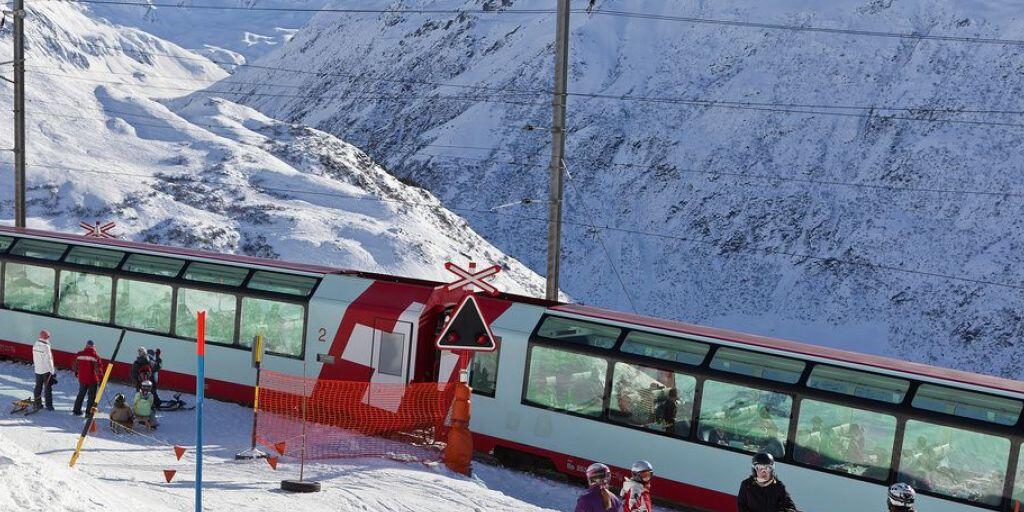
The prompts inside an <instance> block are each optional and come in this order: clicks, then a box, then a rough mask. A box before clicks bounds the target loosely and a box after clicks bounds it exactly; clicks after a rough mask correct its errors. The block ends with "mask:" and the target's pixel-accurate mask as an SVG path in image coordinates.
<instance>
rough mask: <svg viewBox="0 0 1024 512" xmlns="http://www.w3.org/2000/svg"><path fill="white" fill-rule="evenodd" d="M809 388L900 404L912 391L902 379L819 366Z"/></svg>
mask: <svg viewBox="0 0 1024 512" xmlns="http://www.w3.org/2000/svg"><path fill="white" fill-rule="evenodd" d="M807 387H810V388H814V389H823V390H825V391H832V392H833V393H842V394H844V395H850V396H856V397H860V398H869V399H871V400H878V401H881V402H888V403H890V404H900V403H903V397H905V396H906V395H907V390H908V389H910V383H909V382H907V381H905V380H902V379H894V378H892V377H883V376H881V375H874V374H871V373H865V372H858V371H854V370H847V369H845V368H836V367H834V366H825V365H820V364H819V365H817V366H815V367H814V369H813V370H811V376H810V378H808V379H807Z"/></svg>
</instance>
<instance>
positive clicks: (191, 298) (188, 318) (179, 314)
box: [174, 287, 301, 349]
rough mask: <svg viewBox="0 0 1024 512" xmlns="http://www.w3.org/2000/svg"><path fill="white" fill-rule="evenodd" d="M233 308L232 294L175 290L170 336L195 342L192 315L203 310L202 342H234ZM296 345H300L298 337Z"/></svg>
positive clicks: (194, 318) (234, 300)
mask: <svg viewBox="0 0 1024 512" xmlns="http://www.w3.org/2000/svg"><path fill="white" fill-rule="evenodd" d="M237 307H238V301H237V299H235V296H234V295H229V294H227V293H217V292H208V291H205V290H195V289H192V288H185V287H181V288H178V306H177V309H176V310H175V321H174V334H175V335H176V336H181V337H184V338H192V339H195V337H196V313H197V312H199V311H206V341H210V342H213V343H233V342H234V341H235V310H236V309H237ZM268 340H269V337H268ZM299 344H300V345H301V338H300V342H299ZM271 346H273V345H272V342H270V341H268V342H267V347H268V349H269V348H270V347H271Z"/></svg>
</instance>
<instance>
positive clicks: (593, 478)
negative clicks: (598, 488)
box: [587, 462, 612, 487]
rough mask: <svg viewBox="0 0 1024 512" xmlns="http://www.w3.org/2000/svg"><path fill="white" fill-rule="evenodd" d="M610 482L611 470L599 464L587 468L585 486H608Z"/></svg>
mask: <svg viewBox="0 0 1024 512" xmlns="http://www.w3.org/2000/svg"><path fill="white" fill-rule="evenodd" d="M611 481H612V470H611V469H610V468H608V466H605V465H604V464H601V463H600V462H595V463H593V464H591V465H590V467H588V468H587V485H590V486H591V487H593V486H594V485H596V484H600V485H608V484H609V483H610V482H611Z"/></svg>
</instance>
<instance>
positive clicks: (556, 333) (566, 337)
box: [537, 316, 622, 348]
mask: <svg viewBox="0 0 1024 512" xmlns="http://www.w3.org/2000/svg"><path fill="white" fill-rule="evenodd" d="M621 332H622V329H619V328H618V327H612V326H610V325H601V324H594V323H590V322H581V321H579V320H573V319H571V318H561V317H557V316H549V317H547V318H545V319H544V323H542V324H541V325H540V328H539V329H537V336H543V337H545V338H550V339H553V340H559V341H568V342H570V343H578V344H580V345H590V346H591V347H600V348H612V347H613V346H615V341H616V340H618V339H619V333H621Z"/></svg>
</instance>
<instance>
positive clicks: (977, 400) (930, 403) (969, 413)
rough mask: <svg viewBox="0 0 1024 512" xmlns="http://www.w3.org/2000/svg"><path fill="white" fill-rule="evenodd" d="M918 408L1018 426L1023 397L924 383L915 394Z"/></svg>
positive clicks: (915, 403)
mask: <svg viewBox="0 0 1024 512" xmlns="http://www.w3.org/2000/svg"><path fill="white" fill-rule="evenodd" d="M911 403H912V404H913V405H914V407H917V408H918V409H925V410H928V411H935V412H941V413H945V414H952V415H954V416H960V417H962V418H972V419H976V420H982V421H988V422H990V423H998V424H1000V425H1016V424H1017V418H1019V417H1020V411H1021V408H1024V404H1021V402H1020V401H1019V400H1012V399H1010V398H1001V397H996V396H990V395H983V394H981V393H972V392H970V391H963V390H959V389H952V388H947V387H942V386H935V385H932V384H922V385H921V387H919V388H917V393H915V394H914V401H913V402H911Z"/></svg>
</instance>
